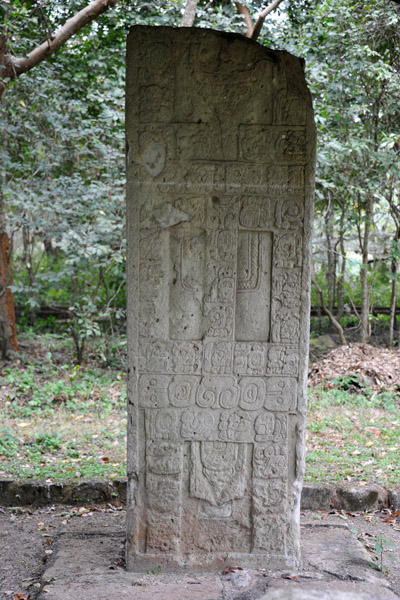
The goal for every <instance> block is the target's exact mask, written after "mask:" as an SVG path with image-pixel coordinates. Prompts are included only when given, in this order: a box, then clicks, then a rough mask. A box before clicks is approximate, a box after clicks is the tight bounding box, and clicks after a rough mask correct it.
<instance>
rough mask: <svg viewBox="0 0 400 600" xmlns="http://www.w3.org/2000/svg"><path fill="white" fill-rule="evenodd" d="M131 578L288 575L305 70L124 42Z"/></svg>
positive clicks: (183, 41)
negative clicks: (141, 572)
mask: <svg viewBox="0 0 400 600" xmlns="http://www.w3.org/2000/svg"><path fill="white" fill-rule="evenodd" d="M127 74H128V76H127V143H128V158H127V163H128V192H127V198H128V272H127V273H128V290H129V300H128V315H129V333H128V346H129V384H128V393H129V420H128V421H129V432H128V480H129V481H128V544H127V565H128V569H129V570H133V569H135V570H137V569H140V568H143V569H146V570H148V569H149V568H151V567H152V565H153V566H154V567H156V566H157V565H160V564H161V565H162V566H163V568H174V569H176V568H178V567H183V568H185V567H191V568H199V569H203V568H219V567H222V566H224V565H226V564H232V562H233V563H240V564H241V565H242V566H249V567H257V566H260V567H267V568H268V567H269V568H272V567H273V568H279V567H285V566H286V567H287V566H291V567H293V566H296V565H298V564H299V561H300V551H299V523H298V520H299V504H300V493H301V484H302V478H303V470H304V423H305V403H306V400H305V385H306V375H307V371H306V364H307V355H308V325H309V323H308V315H309V267H310V238H311V219H312V214H311V213H312V211H311V203H312V185H313V184H312V178H313V168H314V152H315V135H314V125H313V115H312V107H311V101H310V96H309V93H308V91H307V88H306V85H305V80H304V74H303V64H302V61H301V60H299V59H298V58H295V57H293V56H290V55H289V54H288V53H286V52H273V51H270V50H268V49H266V48H263V47H261V46H259V45H258V44H256V43H254V42H252V41H250V40H248V39H245V38H243V37H242V36H238V35H233V34H224V33H220V32H215V31H208V30H200V29H199V30H195V29H179V30H173V29H168V28H160V27H159V28H146V27H135V28H133V30H132V31H131V34H130V37H129V40H128V58H127Z"/></svg>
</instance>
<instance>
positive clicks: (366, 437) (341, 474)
mask: <svg viewBox="0 0 400 600" xmlns="http://www.w3.org/2000/svg"><path fill="white" fill-rule="evenodd" d="M399 428H400V410H399V401H398V397H397V396H395V395H393V394H389V393H386V392H383V393H381V394H377V395H375V396H374V395H373V394H370V392H369V390H368V391H367V393H366V394H365V393H363V394H361V393H351V392H350V391H348V390H347V389H343V388H341V389H332V390H329V391H325V390H322V389H314V390H313V389H310V390H309V404H308V425H307V453H306V481H321V482H326V483H334V482H336V483H337V482H341V481H352V482H354V483H359V482H369V483H372V482H376V483H379V484H381V485H393V484H398V473H399V469H400V439H399Z"/></svg>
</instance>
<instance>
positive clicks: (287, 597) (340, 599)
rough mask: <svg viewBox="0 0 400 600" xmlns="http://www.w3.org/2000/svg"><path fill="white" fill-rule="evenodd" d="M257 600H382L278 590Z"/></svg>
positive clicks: (364, 595) (350, 594)
mask: <svg viewBox="0 0 400 600" xmlns="http://www.w3.org/2000/svg"><path fill="white" fill-rule="evenodd" d="M259 600H382V596H376V595H375V594H368V592H366V593H361V594H360V593H357V592H356V593H353V592H343V591H340V590H337V589H335V590H323V591H322V590H320V589H315V590H298V589H291V590H288V589H280V590H273V591H271V592H268V593H267V594H265V596H263V597H262V598H260V599H259Z"/></svg>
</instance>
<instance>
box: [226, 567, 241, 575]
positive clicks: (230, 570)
mask: <svg viewBox="0 0 400 600" xmlns="http://www.w3.org/2000/svg"><path fill="white" fill-rule="evenodd" d="M238 571H243V569H242V567H226V568H225V569H224V570H223V571H222V575H228V573H237V572H238Z"/></svg>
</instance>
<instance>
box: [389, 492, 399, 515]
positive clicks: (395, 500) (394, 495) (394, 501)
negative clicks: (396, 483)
mask: <svg viewBox="0 0 400 600" xmlns="http://www.w3.org/2000/svg"><path fill="white" fill-rule="evenodd" d="M389 506H391V507H392V508H394V509H395V510H399V509H400V487H395V488H393V489H392V490H390V492H389Z"/></svg>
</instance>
